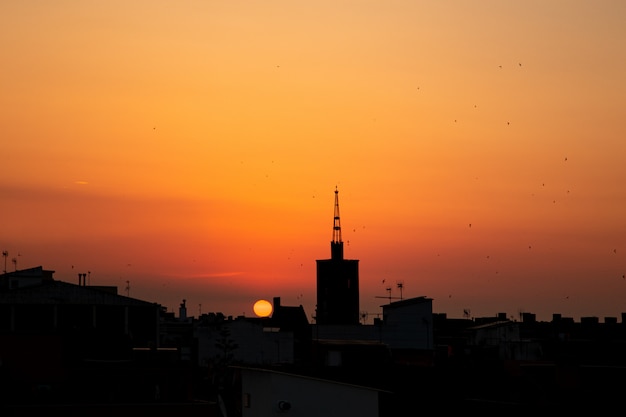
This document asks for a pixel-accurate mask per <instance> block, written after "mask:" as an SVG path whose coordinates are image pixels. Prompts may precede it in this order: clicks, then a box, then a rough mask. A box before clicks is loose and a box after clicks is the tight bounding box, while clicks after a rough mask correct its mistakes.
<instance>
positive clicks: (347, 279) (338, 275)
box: [315, 187, 359, 325]
mask: <svg viewBox="0 0 626 417" xmlns="http://www.w3.org/2000/svg"><path fill="white" fill-rule="evenodd" d="M316 263H317V308H316V318H315V319H316V323H317V324H340V325H346V324H359V261H358V260H356V259H343V241H342V240H341V222H340V219H339V191H338V190H337V188H336V187H335V216H334V223H333V239H332V241H331V242H330V259H318V260H317V261H316Z"/></svg>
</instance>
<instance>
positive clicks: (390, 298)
mask: <svg viewBox="0 0 626 417" xmlns="http://www.w3.org/2000/svg"><path fill="white" fill-rule="evenodd" d="M385 290H386V291H387V293H388V294H389V295H387V296H379V295H376V296H375V298H386V299H388V300H389V302H390V303H391V300H400V299H402V297H392V296H391V287H387V288H385Z"/></svg>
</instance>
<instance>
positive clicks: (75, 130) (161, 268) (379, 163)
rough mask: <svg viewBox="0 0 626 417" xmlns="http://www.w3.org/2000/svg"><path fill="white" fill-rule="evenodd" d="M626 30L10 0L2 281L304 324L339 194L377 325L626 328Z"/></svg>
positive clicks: (6, 9) (290, 6)
mask: <svg viewBox="0 0 626 417" xmlns="http://www.w3.org/2000/svg"><path fill="white" fill-rule="evenodd" d="M624 18H626V5H624V4H623V3H622V2H619V1H604V2H601V3H594V4H592V3H589V2H584V1H573V2H572V1H558V0H557V1H554V2H549V3H546V2H541V1H526V2H523V3H521V2H520V3H517V2H507V3H503V2H495V1H486V2H480V3H472V4H468V3H466V2H462V1H449V2H440V3H437V4H431V3H428V2H420V1H418V2H408V1H394V2H390V3H389V2H386V3H378V2H371V1H365V2H326V1H322V2H316V3H315V4H312V3H305V2H293V1H292V2H287V1H282V0H280V1H276V2H272V3H270V4H267V3H264V4H257V3H255V2H241V3H227V4H225V3H221V2H211V1H209V2H203V3H198V2H189V1H183V2H178V3H176V4H175V5H168V4H166V3H159V4H154V3H153V2H147V1H131V2H118V1H113V2H107V3H106V4H95V5H94V4H84V3H82V2H75V1H70V2H65V3H63V5H58V4H47V3H42V4H37V5H32V4H31V5H24V4H21V3H14V2H8V3H5V4H2V5H0V37H1V38H2V39H3V40H5V42H4V44H5V45H6V48H5V53H4V58H3V70H2V72H3V75H4V76H3V77H1V78H0V88H2V91H3V94H2V96H0V131H1V132H2V136H1V139H0V140H1V141H2V148H3V163H2V165H1V167H0V174H1V175H0V193H1V195H2V204H0V218H2V223H1V224H2V230H1V233H0V250H3V251H7V253H8V255H7V256H6V257H5V259H4V260H5V261H7V265H6V267H5V269H6V270H7V271H12V270H13V269H14V267H15V268H17V269H26V268H31V267H35V266H39V265H41V266H42V267H43V268H45V269H49V270H54V271H55V279H57V280H62V281H66V282H78V274H79V273H83V274H84V273H88V274H89V281H90V284H92V285H115V286H117V287H118V289H119V293H120V294H126V293H127V291H128V294H129V295H130V296H131V297H135V298H139V299H142V300H149V301H155V302H158V303H161V304H162V305H164V306H166V307H167V308H168V309H169V310H171V311H177V308H178V305H179V304H180V302H181V301H182V300H183V299H186V300H187V306H188V311H189V314H190V315H198V313H199V312H200V311H202V312H209V311H221V312H224V313H225V314H229V315H230V314H232V315H240V314H244V315H246V316H252V315H253V314H254V313H253V310H252V306H253V304H254V302H255V301H256V300H258V299H266V300H271V299H272V298H273V297H276V296H278V297H281V299H282V300H283V303H284V304H285V305H303V307H304V309H305V311H306V313H307V315H308V316H309V318H311V317H312V316H314V315H315V302H316V296H315V290H316V276H315V272H316V271H315V267H316V260H318V259H326V258H328V257H330V249H329V243H330V242H331V239H332V231H333V219H332V217H333V192H334V190H335V187H337V189H338V190H339V193H340V199H341V210H342V212H341V217H342V227H343V230H342V231H343V242H344V251H345V257H346V259H358V260H359V275H360V278H359V284H360V309H361V310H362V311H363V312H367V313H369V314H370V315H371V317H374V316H375V315H376V314H378V313H380V312H381V309H380V305H382V304H384V303H386V302H387V300H385V297H386V296H391V297H394V299H395V297H400V296H403V297H404V298H411V297H418V296H426V297H429V298H432V299H433V311H434V312H435V313H438V312H442V313H447V314H448V315H450V316H453V317H461V316H462V315H463V312H464V311H465V310H469V311H471V314H472V316H493V315H496V314H497V313H500V312H505V313H507V314H508V315H509V316H517V315H518V314H519V313H520V312H530V313H534V314H536V315H537V318H538V319H540V320H549V319H550V317H551V315H552V314H553V313H560V314H562V315H563V316H569V317H574V318H579V317H582V316H598V317H605V316H619V315H620V314H621V312H624V311H626V302H625V300H624V299H625V297H624V296H625V295H626V241H625V240H626V238H625V236H626V219H625V218H624V215H623V212H624V208H625V207H626V194H625V193H624V189H623V184H624V183H626V168H624V164H623V163H622V160H621V159H622V157H623V155H624V154H626V142H625V141H624V137H626V135H625V133H626V126H625V125H624V123H623V119H624V110H623V109H625V108H626V82H624V79H623V74H624V73H626V56H624V54H621V53H619V51H621V48H622V45H623V44H624V41H626V28H624V25H623V21H624ZM14 258H15V264H13V259H14ZM399 284H401V287H399ZM127 287H128V290H127ZM401 291H402V293H401Z"/></svg>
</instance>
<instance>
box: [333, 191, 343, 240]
mask: <svg viewBox="0 0 626 417" xmlns="http://www.w3.org/2000/svg"><path fill="white" fill-rule="evenodd" d="M333 243H342V240H341V221H340V220H339V190H337V187H336V186H335V218H334V224H333Z"/></svg>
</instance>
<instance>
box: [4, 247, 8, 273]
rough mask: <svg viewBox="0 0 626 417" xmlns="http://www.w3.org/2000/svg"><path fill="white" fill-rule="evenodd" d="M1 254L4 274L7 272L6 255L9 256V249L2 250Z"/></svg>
mask: <svg viewBox="0 0 626 417" xmlns="http://www.w3.org/2000/svg"><path fill="white" fill-rule="evenodd" d="M2 256H3V257H4V273H5V274H6V273H7V257H8V256H9V251H8V250H3V251H2Z"/></svg>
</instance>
